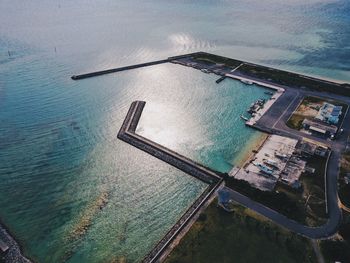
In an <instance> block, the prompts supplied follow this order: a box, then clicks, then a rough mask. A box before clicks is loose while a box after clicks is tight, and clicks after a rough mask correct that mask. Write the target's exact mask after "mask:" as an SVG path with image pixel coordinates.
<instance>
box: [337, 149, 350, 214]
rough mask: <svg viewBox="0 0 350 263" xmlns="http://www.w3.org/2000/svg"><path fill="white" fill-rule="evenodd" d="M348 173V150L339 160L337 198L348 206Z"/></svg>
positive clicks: (349, 159) (349, 186)
mask: <svg viewBox="0 0 350 263" xmlns="http://www.w3.org/2000/svg"><path fill="white" fill-rule="evenodd" d="M348 174H350V151H348V152H345V153H344V154H343V156H342V159H341V161H340V176H339V198H340V200H341V202H342V203H343V204H344V205H346V206H347V207H349V208H350V182H349V183H348V184H346V180H347V179H346V176H347V175H348Z"/></svg>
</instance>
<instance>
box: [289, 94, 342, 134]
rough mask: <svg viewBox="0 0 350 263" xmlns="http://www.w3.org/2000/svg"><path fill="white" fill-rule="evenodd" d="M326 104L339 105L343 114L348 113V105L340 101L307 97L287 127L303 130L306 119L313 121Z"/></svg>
mask: <svg viewBox="0 0 350 263" xmlns="http://www.w3.org/2000/svg"><path fill="white" fill-rule="evenodd" d="M324 102H328V103H331V104H334V105H339V106H342V107H343V113H344V112H345V111H346V109H347V107H348V105H346V104H344V103H341V102H339V101H335V100H331V99H323V98H319V97H305V98H304V99H303V101H302V102H301V103H300V105H299V107H298V108H297V109H296V110H295V111H294V113H293V114H292V116H290V118H289V119H288V121H287V123H286V124H287V126H288V127H290V128H292V129H296V130H300V129H301V128H302V122H303V120H304V119H305V118H308V119H313V118H314V117H315V116H316V115H317V112H318V109H319V108H320V107H321V106H322V104H323V103H324ZM343 117H344V114H343V115H342V116H341V117H340V120H339V124H340V123H341V122H342V119H343Z"/></svg>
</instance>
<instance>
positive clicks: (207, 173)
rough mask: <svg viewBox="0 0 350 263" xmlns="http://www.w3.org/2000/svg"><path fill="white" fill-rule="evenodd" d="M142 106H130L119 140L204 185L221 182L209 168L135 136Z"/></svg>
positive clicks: (140, 103)
mask: <svg viewBox="0 0 350 263" xmlns="http://www.w3.org/2000/svg"><path fill="white" fill-rule="evenodd" d="M144 106H145V102H143V101H135V102H133V103H132V104H131V106H130V109H129V111H128V113H127V116H126V118H125V120H124V122H123V125H122V127H121V129H120V131H119V133H118V138H119V139H121V140H123V141H125V142H127V143H129V144H131V145H133V146H135V147H136V148H138V149H140V150H142V151H144V152H147V153H149V154H151V155H153V156H154V157H156V158H158V159H160V160H162V161H164V162H166V163H168V164H170V165H172V166H174V167H176V168H178V169H179V170H181V171H183V172H185V173H188V174H190V175H192V176H194V177H196V178H198V179H200V180H202V181H203V182H205V183H208V184H212V183H217V182H218V181H219V180H221V178H220V175H219V174H218V173H217V172H215V171H213V170H211V169H210V168H208V167H205V166H203V165H201V164H199V163H196V162H194V161H192V160H191V159H189V158H187V157H185V156H182V155H180V154H178V153H176V152H174V151H172V150H170V149H168V148H166V147H164V146H162V145H160V144H158V143H155V142H153V141H151V140H149V139H147V138H144V137H142V136H140V135H138V134H136V133H135V130H136V127H137V124H138V121H139V119H140V116H141V113H142V110H143V108H144Z"/></svg>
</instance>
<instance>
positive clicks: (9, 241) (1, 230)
mask: <svg viewBox="0 0 350 263" xmlns="http://www.w3.org/2000/svg"><path fill="white" fill-rule="evenodd" d="M0 240H2V241H3V242H5V243H6V245H7V246H8V247H9V248H8V250H7V251H6V252H5V253H4V256H3V258H4V262H5V263H33V262H34V261H32V260H30V259H28V258H27V257H25V256H24V255H23V253H22V250H23V248H22V246H21V245H20V244H19V243H18V242H17V241H16V239H15V238H14V235H12V234H11V232H10V231H9V229H8V228H7V227H6V226H5V224H4V223H3V222H2V221H1V220H0Z"/></svg>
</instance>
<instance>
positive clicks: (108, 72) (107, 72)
mask: <svg viewBox="0 0 350 263" xmlns="http://www.w3.org/2000/svg"><path fill="white" fill-rule="evenodd" d="M202 53H203V52H195V53H190V54H185V55H179V56H173V57H168V58H167V59H161V60H156V61H150V62H146V63H140V64H135V65H130V66H124V67H118V68H111V69H105V70H100V71H94V72H90V73H85V74H80V75H73V76H72V77H71V79H73V80H79V79H86V78H92V77H97V76H101V75H105V74H110V73H115V72H120V71H125V70H130V69H137V68H143V67H149V66H154V65H158V64H163V63H167V62H171V61H173V60H176V59H181V58H186V57H188V56H195V55H199V54H202Z"/></svg>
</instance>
